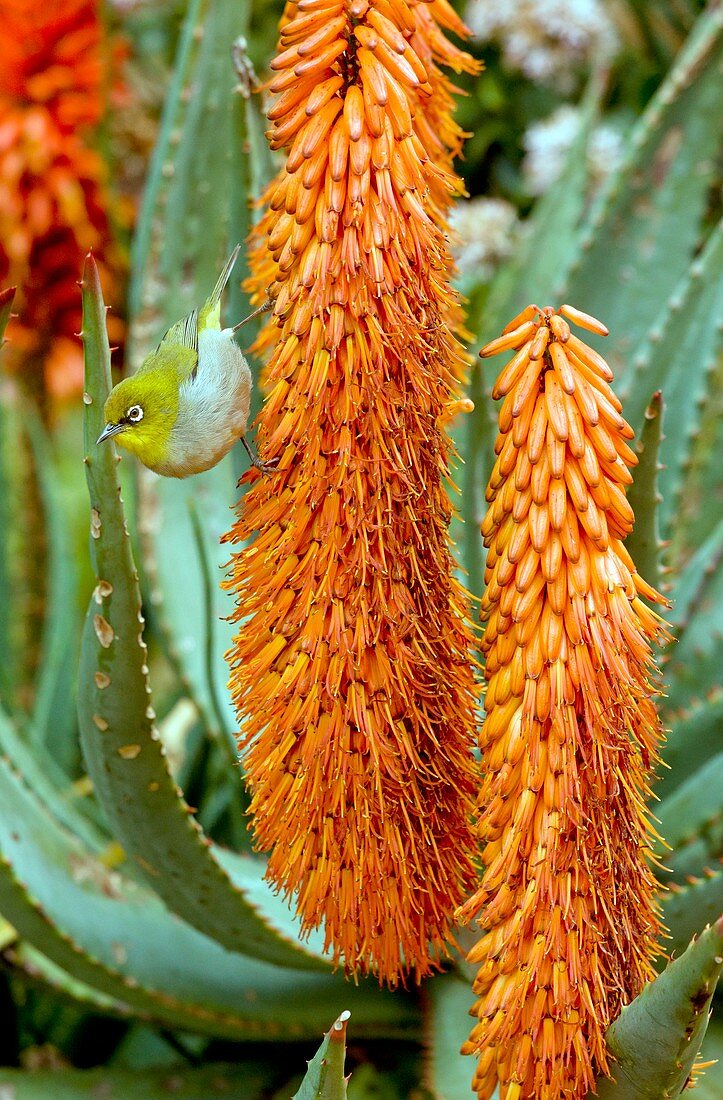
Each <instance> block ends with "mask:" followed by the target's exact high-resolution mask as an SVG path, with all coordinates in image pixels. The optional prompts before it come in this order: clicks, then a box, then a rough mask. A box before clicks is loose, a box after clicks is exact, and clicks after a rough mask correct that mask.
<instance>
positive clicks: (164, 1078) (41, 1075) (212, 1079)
mask: <svg viewBox="0 0 723 1100" xmlns="http://www.w3.org/2000/svg"><path fill="white" fill-rule="evenodd" d="M268 1084H269V1071H268V1069H267V1068H264V1067H262V1066H260V1065H258V1066H257V1065H253V1064H252V1065H248V1064H247V1063H244V1064H243V1065H241V1066H238V1065H237V1066H233V1065H218V1066H214V1065H209V1066H202V1067H200V1068H198V1069H181V1068H178V1067H176V1066H174V1067H173V1068H172V1069H162V1070H144V1071H143V1072H134V1071H133V1070H124V1069H89V1070H56V1071H53V1072H51V1071H48V1070H40V1071H37V1070H36V1071H33V1072H29V1071H27V1070H12V1069H0V1096H5V1095H7V1097H8V1098H10V1097H12V1100H47V1098H48V1097H49V1096H52V1097H53V1100H82V1098H83V1097H87V1098H88V1100H98V1098H99V1097H102V1098H103V1100H128V1098H129V1097H133V1100H168V1097H169V1096H170V1097H172V1098H173V1100H209V1097H212V1096H219V1097H223V1100H261V1098H262V1097H263V1096H267V1095H268V1092H267V1088H268Z"/></svg>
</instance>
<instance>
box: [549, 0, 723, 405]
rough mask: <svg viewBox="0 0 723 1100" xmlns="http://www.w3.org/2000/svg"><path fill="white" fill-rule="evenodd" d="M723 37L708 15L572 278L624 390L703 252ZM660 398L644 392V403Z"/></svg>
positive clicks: (642, 126) (577, 300)
mask: <svg viewBox="0 0 723 1100" xmlns="http://www.w3.org/2000/svg"><path fill="white" fill-rule="evenodd" d="M722 27H723V18H722V16H721V11H720V8H719V7H718V6H717V5H709V6H708V7H707V8H706V10H705V11H704V12H703V13H702V14H701V16H700V18H699V19H698V22H697V23H696V26H695V27H694V29H693V31H692V32H691V35H690V37H689V40H688V41H687V42H686V44H685V46H684V48H683V49H682V50H681V51H680V53H679V55H678V57H677V58H676V61H675V63H674V65H673V67H672V69H671V70H670V72H669V73H668V76H667V77H666V79H665V80H664V82H663V83H662V84H661V86H660V87H659V88H658V90H657V92H656V93H655V95H654V96H653V98H652V100H651V101H650V103H649V105H648V107H647V108H646V110H645V112H644V114H643V115H642V117H641V118H640V120H639V122H638V123H637V124H636V126H635V128H634V129H633V131H632V133H631V135H630V139H629V142H628V146H627V155H626V157H625V158H624V160H623V162H622V163H621V165H620V167H619V168H618V170H617V171H616V172H615V173H614V174H613V175H612V176H611V177H610V179H609V180H608V182H607V185H606V189H605V194H604V195H603V196H602V197H601V200H600V203H599V204H598V205H596V207H595V209H594V210H592V211H591V214H590V218H589V224H588V225H587V227H586V228H585V229H584V231H583V234H582V240H581V248H580V250H579V251H578V253H577V257H576V260H575V263H574V266H573V268H572V270H571V271H570V272H569V275H568V278H567V290H566V291H565V297H566V298H567V300H568V301H571V302H573V303H574V305H576V306H578V307H579V308H580V309H584V310H586V311H587V312H588V313H592V314H593V315H595V316H598V317H600V319H601V320H602V321H604V322H605V324H606V325H607V326H608V328H609V329H610V332H611V335H610V337H608V338H607V340H606V341H605V345H604V347H603V345H602V343H601V342H600V341H598V340H597V338H595V337H593V338H592V339H591V343H593V344H594V345H595V346H596V348H597V349H598V350H599V351H601V352H602V354H603V355H604V356H605V358H606V359H607V360H608V362H609V363H610V366H611V367H612V369H613V370H614V372H615V375H616V378H617V384H618V385H620V384H621V383H622V384H623V389H626V388H627V382H628V373H629V371H630V370H631V369H632V365H633V357H634V355H635V352H636V351H637V349H638V348H640V347H641V345H642V343H643V341H644V339H645V338H646V337H647V335H648V333H649V331H650V329H651V327H652V326H653V325H654V324H655V323H656V321H657V319H658V316H659V312H660V306H661V302H666V301H668V299H670V297H671V295H672V294H673V292H674V290H675V288H676V286H677V285H678V284H679V282H680V280H681V279H682V278H683V277H684V276H685V273H686V272H687V271H688V268H689V266H690V262H691V259H692V257H693V253H694V250H695V248H696V246H697V244H698V242H699V237H700V232H701V223H702V219H703V217H704V214H705V210H706V206H707V203H708V195H709V189H710V187H711V184H712V181H713V179H714V176H715V157H714V156H713V155H711V154H712V150H714V149H715V148H716V146H717V143H718V141H719V138H720V132H719V123H718V109H717V104H718V97H719V94H720V74H719V71H718V70H719V63H720V57H721V50H722V43H721V28H722ZM658 388H660V387H659V384H658V383H657V382H656V383H654V384H653V385H652V386H651V385H648V386H646V387H645V391H644V394H645V396H644V400H646V401H647V399H648V397H649V395H650V393H651V392H652V390H654V389H658ZM666 396H667V395H666ZM668 401H669V403H670V400H669V398H668ZM641 412H642V409H641Z"/></svg>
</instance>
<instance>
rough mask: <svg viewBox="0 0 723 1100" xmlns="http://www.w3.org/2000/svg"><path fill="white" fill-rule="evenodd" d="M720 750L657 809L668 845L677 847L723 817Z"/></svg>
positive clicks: (722, 777) (722, 754) (722, 776)
mask: <svg viewBox="0 0 723 1100" xmlns="http://www.w3.org/2000/svg"><path fill="white" fill-rule="evenodd" d="M721 791H723V752H719V753H717V754H716V755H713V756H711V757H710V759H709V760H707V761H706V762H705V764H703V765H702V767H701V768H699V769H698V771H697V772H695V774H694V775H691V776H689V777H688V779H686V780H685V782H683V783H681V784H680V786H678V787H677V788H676V789H675V791H673V793H672V794H671V795H669V796H668V797H667V798H665V799H663V801H662V802H661V803H660V805H659V806H658V808H657V810H656V816H657V817H658V818H659V820H660V831H661V833H662V835H663V836H664V837H665V839H666V841H667V843H668V844H669V845H670V847H671V848H673V849H675V848H679V847H681V846H682V845H684V844H687V843H689V842H690V841H691V840H692V839H694V838H696V837H699V836H700V835H701V834H703V833H705V832H707V831H708V830H710V828H711V827H712V825H713V824H714V823H715V822H720V821H721V819H723V806H722V805H721Z"/></svg>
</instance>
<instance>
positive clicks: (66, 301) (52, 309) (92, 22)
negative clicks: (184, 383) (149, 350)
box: [0, 0, 122, 396]
mask: <svg viewBox="0 0 723 1100" xmlns="http://www.w3.org/2000/svg"><path fill="white" fill-rule="evenodd" d="M2 16H3V17H2V21H0V285H2V286H5V285H7V284H8V283H17V284H18V285H19V286H20V287H21V294H22V296H21V299H20V301H19V303H18V313H19V315H20V316H19V319H18V320H17V321H15V322H13V323H12V325H11V328H10V332H9V334H10V335H11V345H10V347H9V349H8V351H9V362H10V365H11V369H12V368H13V366H14V367H15V369H18V370H21V371H22V375H23V377H25V378H27V379H29V380H30V379H33V378H35V379H37V377H38V376H40V377H41V378H43V379H44V382H45V385H46V386H47V388H48V390H50V391H51V392H53V393H55V394H57V395H61V396H62V395H64V394H68V393H72V392H78V391H79V390H80V388H81V385H82V358H83V357H82V350H81V346H80V343H79V341H78V339H77V338H76V335H75V334H76V333H77V332H78V331H79V329H80V296H79V294H78V287H77V279H78V275H79V272H80V270H81V267H82V261H83V256H84V255H85V254H86V253H87V252H88V250H89V249H93V251H94V253H95V257H96V260H97V261H98V262H99V264H100V266H101V273H102V277H103V282H104V286H106V287H107V288H109V293H110V300H111V302H112V301H113V298H114V288H117V285H118V278H117V272H118V269H119V267H120V262H119V258H118V255H117V252H116V249H115V247H114V245H113V243H112V234H111V228H110V223H109V217H108V209H109V196H108V193H107V171H106V168H105V165H104V163H103V160H102V158H101V157H100V155H99V154H98V153H97V152H96V151H95V150H94V149H92V148H90V147H89V146H88V145H87V144H86V143H85V137H84V134H85V132H86V131H88V130H89V129H90V128H91V127H94V126H97V125H98V123H99V122H100V118H101V114H102V109H103V99H102V84H103V72H102V65H101V27H100V22H99V18H98V11H97V5H96V3H95V2H93V0H58V2H56V3H47V2H44V3H41V2H40V0H7V2H6V3H5V4H4V5H3V13H2ZM109 321H110V324H111V325H114V326H115V330H114V331H113V332H112V336H113V338H114V339H115V340H118V339H119V338H120V336H121V334H122V333H121V329H120V327H119V324H118V321H117V319H114V318H113V316H112V315H111V317H110V318H109Z"/></svg>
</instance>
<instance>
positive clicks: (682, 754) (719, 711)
mask: <svg viewBox="0 0 723 1100" xmlns="http://www.w3.org/2000/svg"><path fill="white" fill-rule="evenodd" d="M721 730H723V696H721V695H720V693H719V694H718V696H717V697H716V698H714V699H711V701H710V702H708V701H707V700H705V701H703V702H702V703H701V704H699V705H698V706H693V707H691V708H690V710H687V711H684V712H683V713H682V714H680V715H679V716H677V717H676V718H675V720H674V721H673V722H672V725H671V730H670V733H669V734H668V737H667V740H666V743H665V745H664V746H663V754H662V755H663V760H664V761H665V763H666V764H667V765H668V766H667V768H661V769H660V778H659V780H658V781H657V783H656V785H655V793H656V795H657V796H658V797H659V798H667V796H668V795H669V794H672V792H673V791H674V790H675V789H676V788H677V787H678V786H679V785H680V784H681V783H682V782H683V781H684V780H685V779H688V777H689V776H691V775H693V774H694V773H695V772H696V771H697V770H698V768H700V767H701V766H702V765H703V764H704V763H705V761H706V760H707V759H708V757H709V756H710V753H711V747H712V746H713V745H715V744H716V743H717V741H718V738H719V737H720V733H721Z"/></svg>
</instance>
